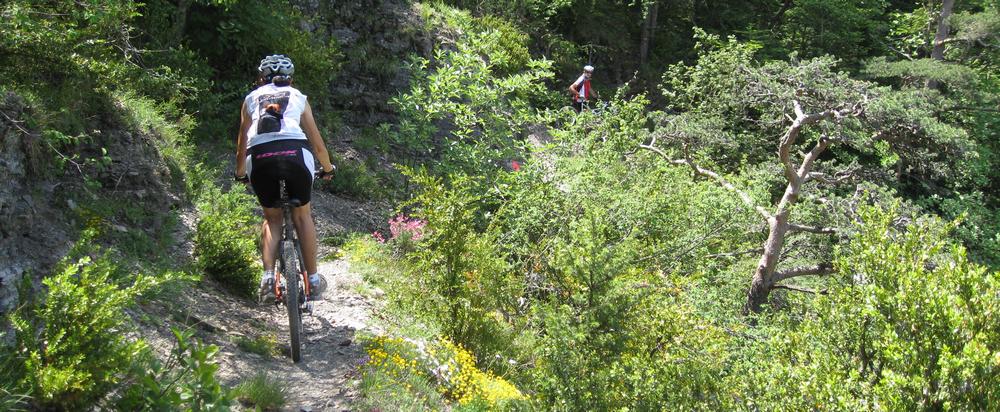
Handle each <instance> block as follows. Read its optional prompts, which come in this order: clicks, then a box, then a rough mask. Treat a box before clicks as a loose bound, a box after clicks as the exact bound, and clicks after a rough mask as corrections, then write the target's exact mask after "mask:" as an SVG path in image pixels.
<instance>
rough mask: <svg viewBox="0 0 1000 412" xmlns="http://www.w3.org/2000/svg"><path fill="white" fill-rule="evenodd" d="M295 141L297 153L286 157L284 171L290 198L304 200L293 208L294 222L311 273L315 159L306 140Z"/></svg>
mask: <svg viewBox="0 0 1000 412" xmlns="http://www.w3.org/2000/svg"><path fill="white" fill-rule="evenodd" d="M294 143H295V144H298V146H297V153H296V156H294V157H287V158H286V159H287V160H288V161H289V162H288V163H286V164H287V165H289V168H288V169H286V170H285V172H284V177H285V188H286V189H287V190H288V196H289V197H290V198H294V199H298V200H299V201H300V202H302V206H300V207H297V208H295V209H292V223H293V224H295V231H296V233H298V236H299V244H300V246H301V247H302V264H303V266H305V269H306V271H307V272H309V274H313V273H316V249H317V246H316V224H315V223H314V222H313V219H312V208H311V207H310V206H309V201H310V200H311V199H312V183H313V173H314V172H315V160H314V157H313V154H312V152H311V151H309V148H308V147H307V146H306V143H305V141H301V142H294Z"/></svg>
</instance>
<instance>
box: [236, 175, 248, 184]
mask: <svg viewBox="0 0 1000 412" xmlns="http://www.w3.org/2000/svg"><path fill="white" fill-rule="evenodd" d="M233 180H234V181H237V182H240V183H243V184H247V183H250V176H249V175H247V174H245V173H244V174H243V176H238V175H236V174H234V175H233Z"/></svg>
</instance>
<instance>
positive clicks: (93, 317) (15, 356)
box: [3, 257, 151, 410]
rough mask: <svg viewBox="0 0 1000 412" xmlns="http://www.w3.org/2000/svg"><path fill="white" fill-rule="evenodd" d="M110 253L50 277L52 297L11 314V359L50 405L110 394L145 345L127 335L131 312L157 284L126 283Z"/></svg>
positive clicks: (21, 385)
mask: <svg viewBox="0 0 1000 412" xmlns="http://www.w3.org/2000/svg"><path fill="white" fill-rule="evenodd" d="M116 270H117V269H116V267H115V266H114V264H113V263H112V262H111V260H110V259H109V258H107V257H99V258H97V259H91V258H89V257H84V258H82V259H80V260H79V261H76V262H73V263H64V264H63V265H62V266H61V267H60V268H59V269H57V271H56V272H55V274H54V275H52V276H51V277H49V278H46V279H45V280H43V283H44V284H45V286H46V287H47V288H48V291H47V293H46V295H45V297H44V300H43V301H42V302H40V303H38V304H37V305H29V306H26V307H22V308H21V309H19V310H18V311H17V312H16V313H14V314H13V315H12V316H11V322H12V323H13V325H14V329H15V331H16V347H15V348H14V349H15V350H14V351H13V352H12V353H5V354H4V356H3V358H4V359H3V361H4V362H3V363H4V366H5V368H4V369H6V370H7V371H9V373H10V374H11V375H13V376H15V377H16V378H17V384H16V385H17V389H18V390H23V391H24V392H27V393H30V395H31V397H32V400H33V402H34V403H35V404H36V405H37V406H39V407H42V408H57V409H64V410H79V409H82V408H86V407H88V406H90V405H92V404H93V403H94V402H95V401H96V400H98V399H100V398H101V397H102V396H104V395H105V394H107V393H108V392H109V391H110V390H111V389H112V388H113V387H114V386H115V385H116V384H118V382H119V381H120V379H121V377H122V376H123V375H124V373H125V372H126V371H128V369H129V368H130V365H131V360H132V359H133V358H134V357H136V356H137V355H138V354H140V353H141V352H142V350H143V348H144V347H145V344H144V343H143V342H142V341H132V340H130V339H129V338H127V337H126V335H125V334H124V333H123V332H124V330H125V328H126V320H127V319H128V318H127V317H126V316H123V311H124V309H125V308H126V307H128V306H130V305H131V304H132V303H133V299H134V298H135V297H136V296H138V295H139V294H140V293H142V292H143V290H144V288H146V287H147V286H148V285H149V284H150V283H151V282H147V281H146V277H145V276H142V275H139V276H137V277H136V278H135V282H134V284H132V285H131V286H128V287H125V288H121V287H119V286H118V285H117V284H116V282H115V281H114V279H115V277H116V276H115V271H116Z"/></svg>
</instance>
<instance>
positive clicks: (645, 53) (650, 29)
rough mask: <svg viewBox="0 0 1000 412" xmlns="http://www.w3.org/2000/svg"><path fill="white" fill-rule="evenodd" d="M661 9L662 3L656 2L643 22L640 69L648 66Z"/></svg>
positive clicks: (640, 42)
mask: <svg viewBox="0 0 1000 412" xmlns="http://www.w3.org/2000/svg"><path fill="white" fill-rule="evenodd" d="M659 8H660V3H659V2H658V1H654V2H653V4H651V5H649V10H647V11H646V18H645V19H643V22H642V37H640V39H639V67H640V68H641V67H643V66H645V65H646V62H647V61H648V59H649V46H650V43H652V41H653V35H654V34H655V31H656V14H657V12H658V10H659Z"/></svg>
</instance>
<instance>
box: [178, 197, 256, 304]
mask: <svg viewBox="0 0 1000 412" xmlns="http://www.w3.org/2000/svg"><path fill="white" fill-rule="evenodd" d="M254 205H255V202H254V200H253V198H252V197H250V195H247V194H246V193H243V191H242V190H232V191H229V192H226V193H223V192H222V191H221V190H219V189H218V188H216V187H209V188H206V190H205V192H204V193H203V194H202V195H201V201H199V202H198V210H199V212H200V213H201V220H199V221H198V226H197V229H196V231H195V238H194V244H195V257H196V258H197V262H198V266H199V268H200V269H201V270H202V271H204V272H205V273H206V274H208V275H209V276H211V277H212V278H213V279H215V280H217V281H218V282H220V283H222V285H223V286H225V287H227V288H229V289H230V290H231V291H233V292H235V293H237V294H239V295H241V296H244V297H250V296H253V294H254V293H256V291H257V285H258V283H259V281H260V279H259V277H260V269H259V267H260V263H259V261H258V256H259V255H258V252H257V237H258V234H257V229H258V226H257V218H256V217H255V216H254V215H253V212H252V210H253V207H254Z"/></svg>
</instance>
